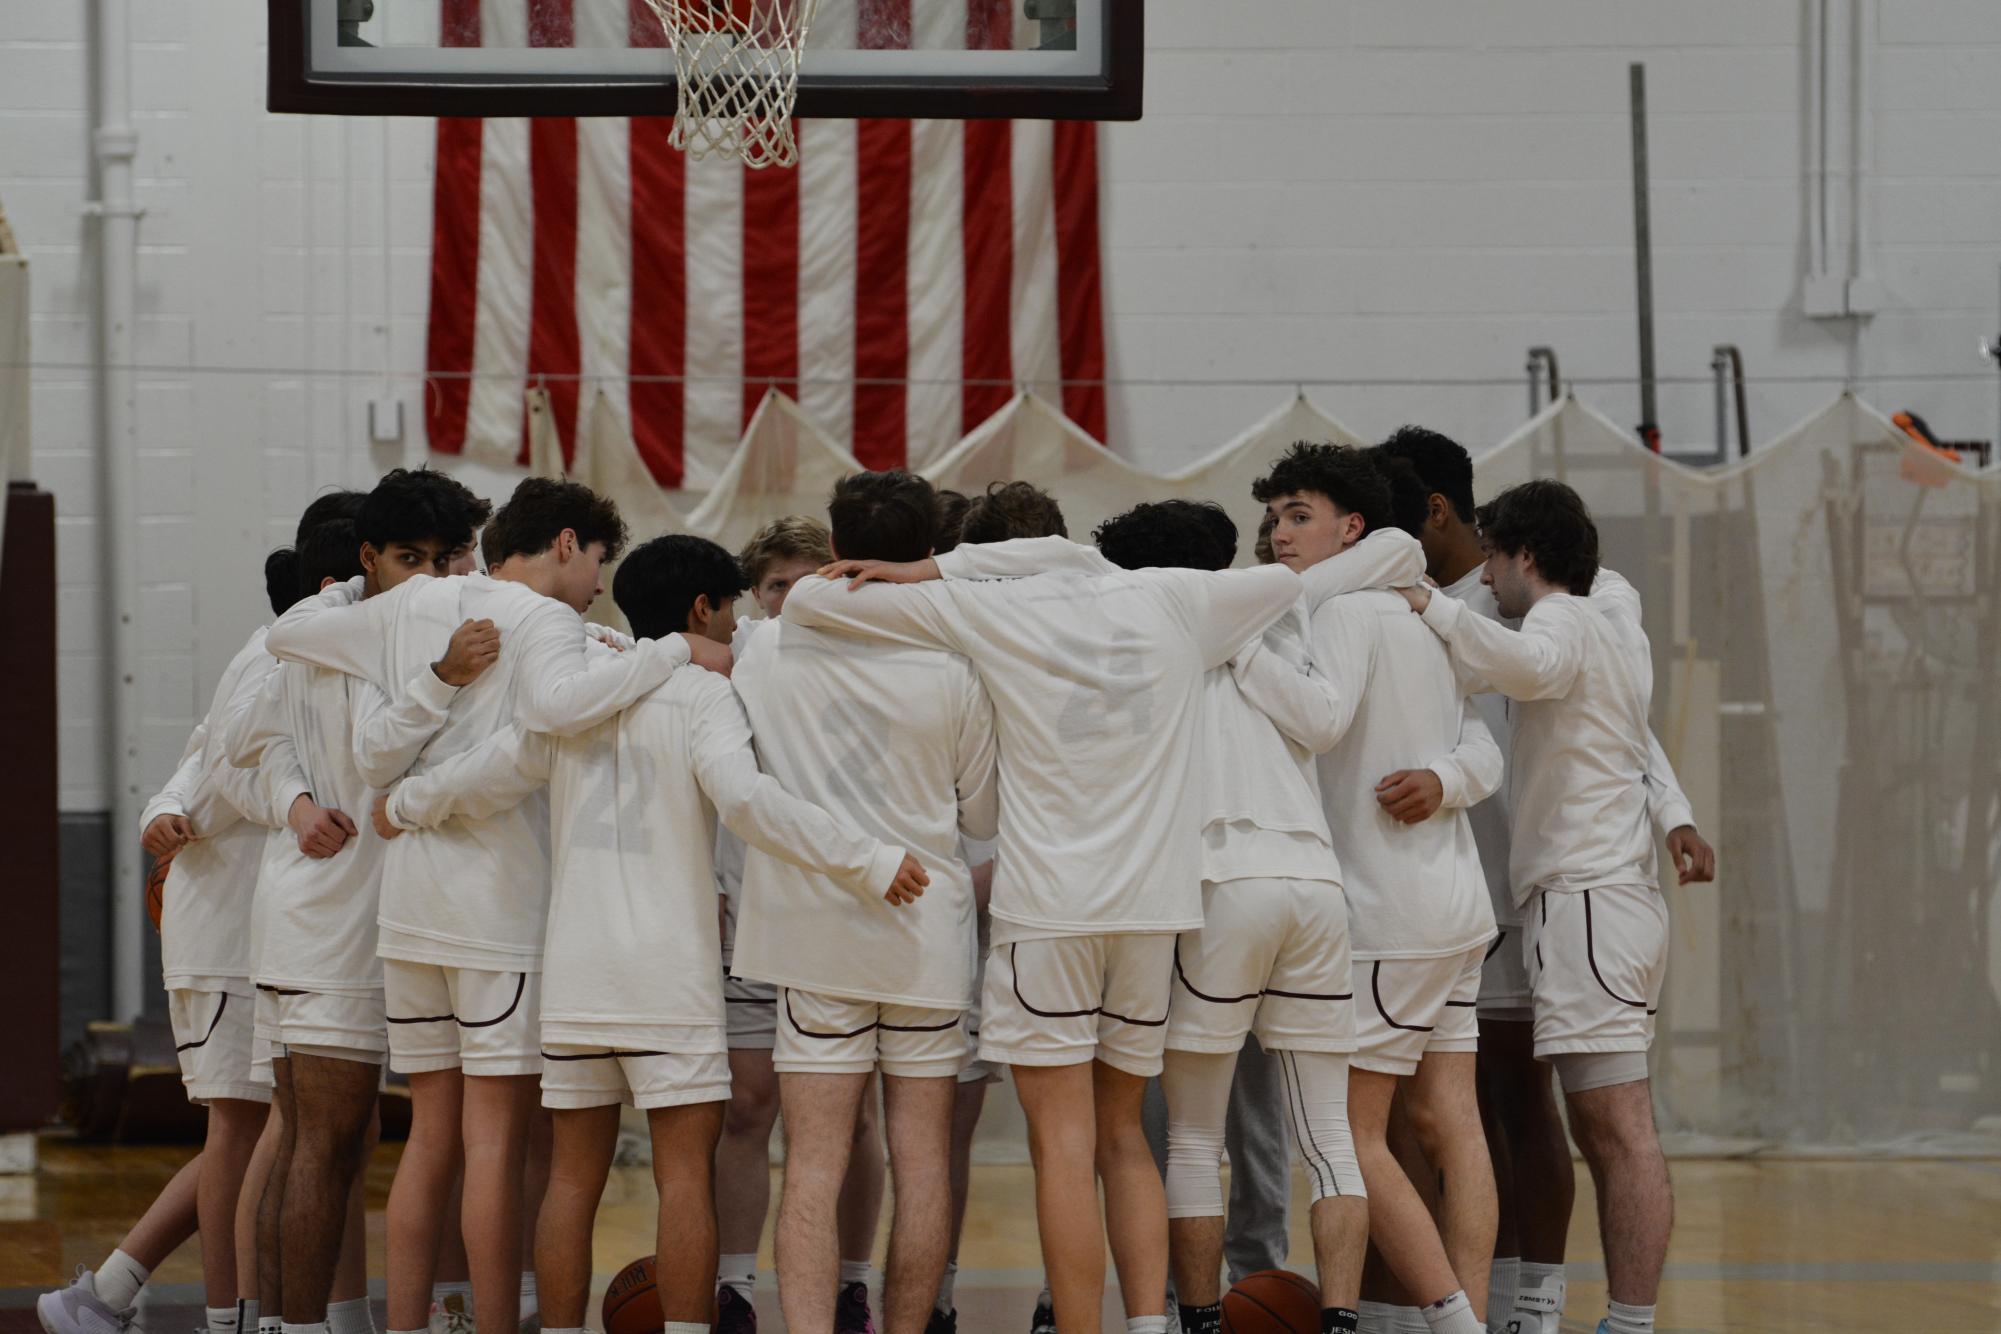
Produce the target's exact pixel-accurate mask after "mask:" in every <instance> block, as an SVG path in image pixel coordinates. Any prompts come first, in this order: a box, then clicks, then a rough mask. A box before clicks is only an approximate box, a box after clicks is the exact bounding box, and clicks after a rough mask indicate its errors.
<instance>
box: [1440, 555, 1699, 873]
mask: <svg viewBox="0 0 2001 1334" xmlns="http://www.w3.org/2000/svg"><path fill="white" fill-rule="evenodd" d="M1423 620H1424V623H1425V624H1426V625H1428V626H1430V627H1431V628H1432V629H1433V630H1435V631H1436V632H1437V633H1438V635H1439V637H1440V638H1441V639H1442V640H1443V641H1444V642H1445V643H1446V644H1447V645H1448V646H1450V649H1451V652H1452V659H1453V663H1454V665H1455V666H1456V667H1457V668H1458V670H1459V673H1460V675H1461V678H1462V679H1463V680H1466V681H1468V682H1470V683H1471V684H1473V685H1474V686H1476V687H1478V688H1481V689H1485V690H1490V691H1495V692H1498V693H1501V694H1505V695H1507V696H1508V697H1509V698H1510V699H1511V700H1513V701H1514V707H1513V708H1511V709H1510V710H1509V716H1510V720H1511V722H1512V725H1513V743H1512V752H1513V756H1512V758H1513V763H1512V765H1511V766H1510V773H1509V782H1510V788H1509V793H1508V809H1509V811H1510V831H1511V846H1510V851H1509V876H1508V878H1509V881H1510V883H1511V885H1512V886H1513V892H1514V898H1515V903H1516V905H1517V906H1522V905H1525V904H1526V903H1527V902H1528V900H1529V898H1530V897H1531V896H1532V895H1533V894H1534V893H1535V892H1536V891H1537V890H1541V889H1555V890H1579V889H1592V888H1595V887H1597V886H1600V885H1649V886H1652V885H1655V884H1656V883H1657V882H1656V879H1655V874H1654V847H1653V838H1652V832H1651V825H1650V821H1649V818H1648V788H1649V785H1648V780H1647V773H1648V770H1649V767H1650V763H1651V760H1650V749H1651V744H1652V743H1651V733H1650V731H1649V729H1648V726H1647V709H1648V706H1649V704H1650V702H1651V699H1652V695H1653V658H1652V655H1651V652H1650V650H1649V648H1648V645H1647V637H1646V632H1645V631H1644V630H1642V629H1641V628H1640V606H1639V598H1638V596H1637V595H1636V594H1634V593H1633V591H1632V589H1631V586H1630V585H1627V584H1625V583H1624V581H1623V580H1621V581H1619V583H1618V584H1617V585H1614V586H1611V587H1598V588H1594V589H1593V592H1592V595H1591V596H1590V597H1588V598H1580V597H1575V596H1572V595H1571V594H1568V593H1558V594H1552V595H1550V596H1548V597H1545V598H1543V599H1541V600H1540V601H1538V602H1537V603H1536V604H1535V605H1534V606H1533V607H1531V608H1530V609H1529V613H1528V615H1527V616H1525V617H1523V618H1522V624H1521V628H1520V629H1519V630H1510V629H1508V628H1507V627H1506V626H1504V625H1501V624H1499V623H1497V622H1495V621H1491V620H1488V619H1487V618H1485V617H1483V616H1481V615H1479V614H1478V613H1477V612H1475V611H1473V610H1471V609H1470V608H1468V607H1467V605H1466V604H1465V603H1462V602H1459V601H1457V600H1456V599H1454V598H1450V597H1433V598H1432V599H1431V601H1430V603H1429V604H1428V605H1427V606H1426V608H1425V612H1424V617H1423ZM1670 818H1671V817H1670Z"/></svg>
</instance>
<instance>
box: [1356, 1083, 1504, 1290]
mask: <svg viewBox="0 0 2001 1334" xmlns="http://www.w3.org/2000/svg"><path fill="white" fill-rule="evenodd" d="M1397 1082H1398V1081H1397V1077H1396V1076H1395V1075H1388V1074H1383V1073H1382V1072H1380V1071H1376V1070H1356V1069H1353V1068H1351V1069H1350V1070H1349V1072H1348V1118H1349V1124H1350V1125H1351V1126H1352V1127H1353V1130H1354V1135H1355V1157H1356V1158H1357V1159H1358V1160H1359V1161H1360V1163H1361V1166H1362V1180H1363V1182H1364V1184H1366V1185H1367V1187H1368V1191H1369V1234H1370V1240H1371V1241H1372V1242H1373V1243H1374V1244H1375V1246H1376V1249H1378V1250H1379V1251H1381V1253H1382V1256H1383V1260H1384V1262H1385V1264H1387V1265H1388V1266H1389V1268H1390V1269H1391V1271H1392V1272H1393V1273H1394V1274H1395V1275H1396V1277H1397V1278H1398V1279H1399V1280H1400V1281H1401V1283H1402V1285H1403V1286H1404V1287H1405V1288H1406V1289H1408V1290H1409V1294H1410V1299H1411V1304H1413V1305H1420V1306H1421V1305H1427V1304H1429V1303H1431V1302H1436V1301H1442V1300H1444V1299H1445V1298H1446V1297H1448V1296H1450V1295H1451V1294H1452V1293H1454V1292H1456V1291H1458V1289H1459V1279H1458V1277H1457V1276H1456V1275H1455V1274H1454V1273H1453V1269H1452V1263H1451V1261H1450V1260H1449V1259H1448V1258H1447V1257H1446V1254H1445V1246H1444V1243H1443V1242H1442V1241H1440V1239H1439V1235H1438V1227H1437V1225H1436V1224H1435V1223H1434V1222H1433V1221H1432V1217H1431V1211H1430V1210H1429V1209H1427V1208H1426V1207H1425V1203H1424V1198H1423V1197H1422V1196H1421V1195H1419V1194H1418V1192H1417V1189H1416V1187H1415V1186H1413V1185H1412V1184H1411V1179H1410V1178H1409V1177H1408V1176H1406V1175H1405V1174H1404V1169H1403V1165H1402V1164H1401V1163H1399V1162H1398V1161H1397V1158H1396V1155H1395V1154H1393V1153H1392V1152H1391V1151H1390V1146H1389V1137H1388V1135H1389V1117H1390V1101H1391V1099H1392V1098H1394V1097H1395V1095H1396V1087H1397ZM1482 1152H1485V1150H1484V1149H1483V1150H1482ZM1483 1295H1484V1294H1483ZM1392 1304H1399V1303H1392Z"/></svg>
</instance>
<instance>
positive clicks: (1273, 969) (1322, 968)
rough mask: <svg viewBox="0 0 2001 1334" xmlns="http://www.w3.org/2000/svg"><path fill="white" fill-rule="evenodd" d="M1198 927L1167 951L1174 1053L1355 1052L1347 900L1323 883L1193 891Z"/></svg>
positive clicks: (1228, 885)
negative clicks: (1251, 1041)
mask: <svg viewBox="0 0 2001 1334" xmlns="http://www.w3.org/2000/svg"><path fill="white" fill-rule="evenodd" d="M1202 918H1203V921H1202V926H1201V929H1199V930H1196V931H1184V932H1182V933H1181V936H1180V938H1179V939H1178V940H1176V942H1175V946H1174V1001H1173V1004H1172V1005H1170V1006H1169V1007H1168V1011H1167V1045H1168V1047H1169V1048H1171V1049H1172V1050H1174V1051H1200V1052H1233V1051H1241V1050H1242V1049H1243V1046H1244V1035H1245V1034H1247V1033H1256V1034H1257V1035H1258V1042H1259V1043H1260V1044H1261V1045H1262V1046H1263V1047H1264V1048H1265V1050H1266V1051H1331V1052H1349V1051H1353V1050H1355V1005H1354V999H1355V996H1354V990H1353V988H1352V987H1351V986H1350V985H1349V962H1348V897H1347V895H1345V894H1343V893H1342V892H1341V887H1340V886H1339V885H1337V884H1334V883H1332V882H1331V881H1326V880H1269V879H1246V880H1225V881H1223V882H1221V883H1215V882H1204V884H1203V886H1202Z"/></svg>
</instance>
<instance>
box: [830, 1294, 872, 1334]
mask: <svg viewBox="0 0 2001 1334" xmlns="http://www.w3.org/2000/svg"><path fill="white" fill-rule="evenodd" d="M834 1334H875V1317H874V1316H872V1315H870V1314H869V1309H868V1284H866V1283H850V1284H848V1285H847V1286H846V1287H844V1288H842V1289H841V1295H840V1297H839V1298H837V1299H836V1300H835V1302H834Z"/></svg>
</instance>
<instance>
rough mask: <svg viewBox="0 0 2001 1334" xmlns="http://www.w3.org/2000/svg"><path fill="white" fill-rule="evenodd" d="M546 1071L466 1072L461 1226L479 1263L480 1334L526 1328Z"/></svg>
mask: <svg viewBox="0 0 2001 1334" xmlns="http://www.w3.org/2000/svg"><path fill="white" fill-rule="evenodd" d="M541 1082H542V1081H541V1076H539V1075H468V1076H467V1077H466V1079H465V1113H464V1116H463V1119H462V1121H461V1125H462V1127H463V1129H462V1133H463V1135H464V1138H465V1187H464V1192H463V1197H462V1202H461V1208H462V1210H463V1213H462V1217H461V1226H462V1227H463V1229H464V1231H465V1239H466V1259H467V1260H468V1261H469V1262H470V1265H471V1268H472V1314H473V1324H474V1326H475V1328H477V1329H478V1330H479V1334H519V1330H520V1324H521V1214H522V1208H521V1182H522V1177H523V1175H524V1173H525V1172H526V1168H527V1158H528V1135H529V1125H530V1122H531V1121H533V1119H534V1117H535V1113H536V1111H537V1105H536V1100H537V1098H538V1097H539V1096H540V1092H541Z"/></svg>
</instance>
